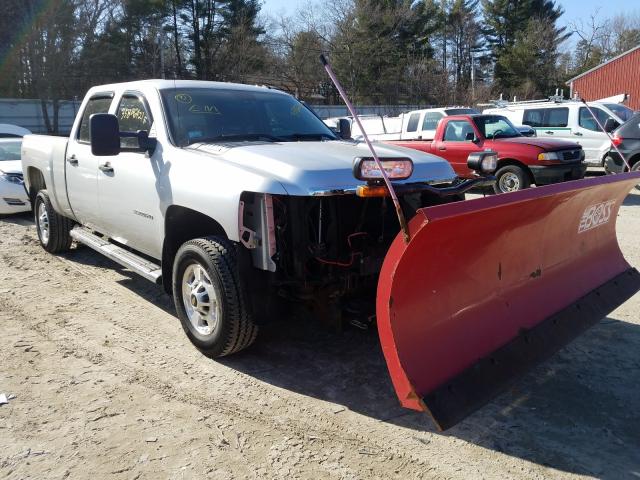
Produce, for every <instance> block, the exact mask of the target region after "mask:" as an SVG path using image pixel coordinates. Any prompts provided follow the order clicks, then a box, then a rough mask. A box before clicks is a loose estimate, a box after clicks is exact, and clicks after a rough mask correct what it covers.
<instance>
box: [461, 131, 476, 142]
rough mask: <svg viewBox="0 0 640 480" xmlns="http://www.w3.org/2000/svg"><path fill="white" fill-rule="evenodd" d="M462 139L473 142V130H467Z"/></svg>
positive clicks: (474, 135) (474, 136) (474, 137)
mask: <svg viewBox="0 0 640 480" xmlns="http://www.w3.org/2000/svg"><path fill="white" fill-rule="evenodd" d="M464 139H465V141H467V142H473V141H474V140H475V139H476V134H475V133H473V132H467V134H466V135H465V136H464Z"/></svg>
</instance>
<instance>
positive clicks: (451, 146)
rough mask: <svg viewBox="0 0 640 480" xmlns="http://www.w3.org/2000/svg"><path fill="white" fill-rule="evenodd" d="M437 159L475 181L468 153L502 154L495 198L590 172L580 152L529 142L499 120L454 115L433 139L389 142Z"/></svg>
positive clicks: (566, 145)
mask: <svg viewBox="0 0 640 480" xmlns="http://www.w3.org/2000/svg"><path fill="white" fill-rule="evenodd" d="M385 143H390V144H393V145H399V146H402V147H408V148H413V149H415V150H421V151H423V152H427V153H432V154H434V155H438V156H440V157H442V158H444V159H445V160H447V161H448V162H449V163H451V165H452V166H453V169H454V170H455V171H456V173H457V174H458V175H459V176H461V177H465V178H468V177H473V175H474V172H473V171H472V170H470V169H469V168H468V167H467V158H468V157H469V154H470V153H473V152H479V151H483V150H493V151H495V152H497V153H498V169H497V170H496V174H495V175H496V183H495V186H494V189H495V191H496V193H505V192H513V191H516V190H522V189H523V188H527V187H529V186H530V185H531V184H536V185H547V184H550V183H557V182H563V181H565V180H578V179H581V178H583V177H584V174H585V172H586V170H587V166H586V164H585V163H584V162H583V160H584V152H583V150H582V147H581V146H580V145H578V144H577V143H573V142H567V141H563V140H555V139H541V138H531V137H525V136H523V135H521V134H520V132H519V131H518V129H517V128H516V127H514V126H513V124H512V123H511V122H510V121H509V120H508V119H507V118H506V117H503V116H501V115H453V116H449V117H444V118H442V120H440V122H439V123H438V127H437V129H436V133H435V137H434V139H433V140H397V141H387V142H385Z"/></svg>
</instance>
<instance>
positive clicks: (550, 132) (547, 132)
mask: <svg viewBox="0 0 640 480" xmlns="http://www.w3.org/2000/svg"><path fill="white" fill-rule="evenodd" d="M544 133H546V134H547V135H553V132H552V131H551V130H547V131H546V132H544Z"/></svg>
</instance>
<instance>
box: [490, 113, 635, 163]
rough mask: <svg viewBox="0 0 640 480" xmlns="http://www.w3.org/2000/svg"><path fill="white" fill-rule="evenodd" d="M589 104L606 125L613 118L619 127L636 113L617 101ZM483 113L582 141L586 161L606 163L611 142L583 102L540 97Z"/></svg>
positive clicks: (538, 131)
mask: <svg viewBox="0 0 640 480" xmlns="http://www.w3.org/2000/svg"><path fill="white" fill-rule="evenodd" d="M587 103H588V105H589V108H591V110H592V111H593V112H594V114H595V115H596V116H597V117H598V121H599V122H600V124H601V125H603V126H604V124H605V122H606V121H607V120H608V119H609V118H612V119H613V120H614V121H615V122H614V125H613V126H614V127H615V128H617V127H618V126H620V125H621V124H623V123H624V122H626V121H627V120H628V119H629V118H631V116H632V115H633V110H631V109H630V108H628V107H626V106H624V105H622V104H617V103H605V102H587ZM483 113H493V114H498V115H504V116H505V117H507V118H508V119H509V120H511V122H513V123H515V124H516V125H529V126H530V127H532V128H534V129H535V130H536V135H537V136H538V137H541V138H545V137H546V138H560V139H563V140H570V141H573V142H576V143H579V144H580V145H582V148H583V150H584V153H585V162H586V163H587V164H588V165H589V166H593V167H602V166H603V162H604V159H605V157H606V155H607V153H608V152H609V149H610V147H611V143H610V141H609V138H608V136H607V134H606V133H604V132H603V131H602V130H601V129H600V127H598V124H597V123H596V121H595V119H594V118H593V116H592V115H591V113H590V112H589V110H588V109H587V108H586V107H585V106H584V104H583V103H582V102H579V101H576V100H567V101H540V102H521V103H509V104H506V105H504V106H501V107H498V108H487V109H485V110H484V111H483Z"/></svg>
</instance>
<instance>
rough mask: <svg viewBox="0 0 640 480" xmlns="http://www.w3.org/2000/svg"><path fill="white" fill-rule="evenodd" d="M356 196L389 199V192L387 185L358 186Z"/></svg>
mask: <svg viewBox="0 0 640 480" xmlns="http://www.w3.org/2000/svg"><path fill="white" fill-rule="evenodd" d="M356 195H357V196H359V197H364V198H369V197H388V196H389V190H388V189H387V187H386V185H358V187H357V188H356Z"/></svg>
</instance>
